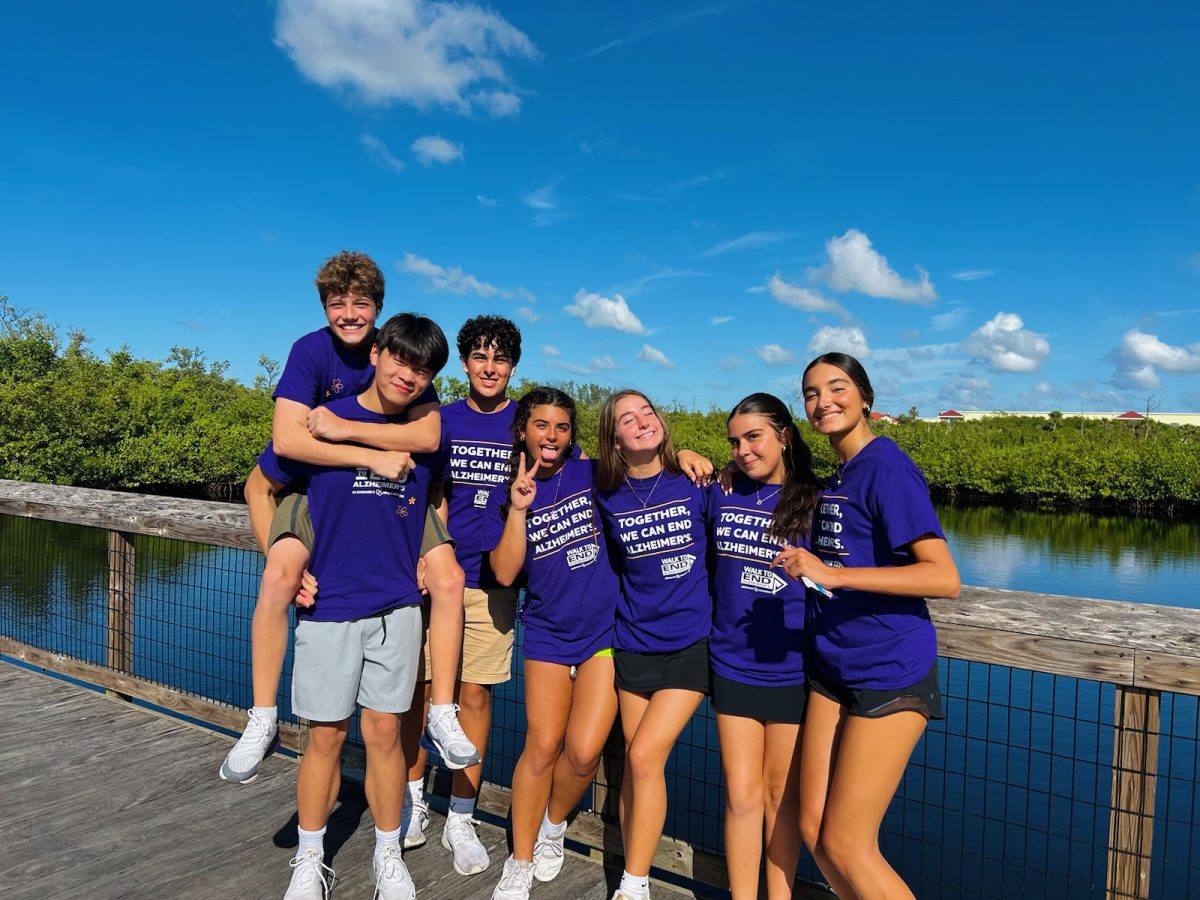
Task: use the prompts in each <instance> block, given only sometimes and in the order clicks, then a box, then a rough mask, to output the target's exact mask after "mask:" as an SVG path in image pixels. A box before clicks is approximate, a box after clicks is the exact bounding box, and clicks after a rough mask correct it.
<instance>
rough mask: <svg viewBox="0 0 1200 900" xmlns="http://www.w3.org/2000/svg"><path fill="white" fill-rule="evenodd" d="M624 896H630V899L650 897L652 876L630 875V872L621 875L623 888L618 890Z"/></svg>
mask: <svg viewBox="0 0 1200 900" xmlns="http://www.w3.org/2000/svg"><path fill="white" fill-rule="evenodd" d="M617 890H618V891H620V892H621V893H622V894H628V895H629V896H630V897H636V898H642V897H649V896H650V876H649V875H630V874H629V873H628V872H622V873H621V886H620V887H619V888H618V889H617Z"/></svg>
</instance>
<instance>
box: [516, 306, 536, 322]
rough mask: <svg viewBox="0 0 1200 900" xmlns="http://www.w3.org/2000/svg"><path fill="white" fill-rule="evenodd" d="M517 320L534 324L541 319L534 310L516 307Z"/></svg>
mask: <svg viewBox="0 0 1200 900" xmlns="http://www.w3.org/2000/svg"><path fill="white" fill-rule="evenodd" d="M517 318H519V319H521V321H523V322H536V321H538V320H539V319H541V316H540V315H539V314H538V311H537V310H536V309H531V308H530V307H528V306H518V307H517Z"/></svg>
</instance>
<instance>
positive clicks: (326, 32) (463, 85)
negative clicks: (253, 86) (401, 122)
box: [275, 0, 538, 115]
mask: <svg viewBox="0 0 1200 900" xmlns="http://www.w3.org/2000/svg"><path fill="white" fill-rule="evenodd" d="M275 44H276V45H277V46H278V47H280V48H281V49H283V51H284V52H286V53H287V55H288V56H289V57H290V58H291V60H292V62H293V63H295V65H296V67H297V68H298V69H299V70H300V72H301V74H303V75H304V76H305V77H306V78H308V79H309V80H311V81H314V82H316V83H317V84H319V85H321V86H322V87H325V88H330V89H335V90H344V91H347V92H348V93H350V94H351V95H353V96H354V97H356V98H357V99H359V100H361V101H363V102H365V103H368V104H386V103H392V102H400V103H410V104H412V105H413V106H416V107H418V108H420V109H427V108H430V107H438V106H440V107H446V108H448V109H451V110H454V111H456V112H459V113H468V112H470V111H471V110H472V108H478V109H482V110H483V111H484V112H487V113H489V114H491V115H512V114H513V113H515V112H517V110H518V109H519V108H520V100H519V98H518V97H517V96H516V95H515V94H514V93H513V91H512V88H511V85H510V80H509V76H508V74H507V72H506V71H505V68H504V61H505V60H509V59H534V58H536V57H537V55H538V51H537V48H536V47H535V46H534V45H533V42H532V41H530V40H529V38H528V37H527V36H526V35H525V34H524V33H523V32H521V31H520V30H519V29H517V28H515V27H514V26H512V25H511V24H509V22H507V21H506V20H505V19H504V18H503V17H502V16H500V15H499V14H497V13H495V12H493V11H492V10H490V9H488V8H486V7H484V6H480V5H478V4H475V3H470V2H464V3H447V2H437V0H280V3H279V11H278V14H277V15H276V17H275Z"/></svg>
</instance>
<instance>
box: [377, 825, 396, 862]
mask: <svg viewBox="0 0 1200 900" xmlns="http://www.w3.org/2000/svg"><path fill="white" fill-rule="evenodd" d="M399 846H400V829H399V828H397V829H396V830H395V831H380V830H379V829H378V828H376V829H375V855H376V856H378V855H379V851H380V850H382V849H383V848H384V847H399Z"/></svg>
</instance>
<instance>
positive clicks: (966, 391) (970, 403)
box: [938, 374, 992, 409]
mask: <svg viewBox="0 0 1200 900" xmlns="http://www.w3.org/2000/svg"><path fill="white" fill-rule="evenodd" d="M938 399H939V400H941V401H942V402H944V403H949V404H950V405H951V406H953V407H959V406H961V407H963V409H988V408H990V405H991V401H992V383H991V382H990V381H988V380H987V379H986V378H976V377H973V376H971V375H963V374H958V375H952V376H950V378H949V379H948V380H947V381H946V383H945V384H944V385H942V389H941V391H939V392H938Z"/></svg>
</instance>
